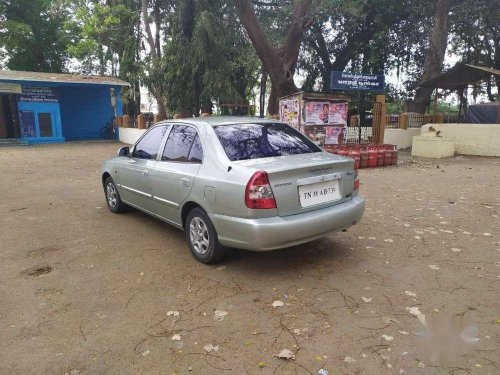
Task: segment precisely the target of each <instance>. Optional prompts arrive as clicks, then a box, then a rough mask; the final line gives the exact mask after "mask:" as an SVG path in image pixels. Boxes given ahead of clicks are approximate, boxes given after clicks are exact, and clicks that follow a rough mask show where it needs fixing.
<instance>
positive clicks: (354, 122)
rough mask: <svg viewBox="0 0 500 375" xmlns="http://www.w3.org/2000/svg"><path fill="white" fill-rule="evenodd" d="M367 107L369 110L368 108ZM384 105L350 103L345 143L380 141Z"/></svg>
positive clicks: (376, 103) (377, 103)
mask: <svg viewBox="0 0 500 375" xmlns="http://www.w3.org/2000/svg"><path fill="white" fill-rule="evenodd" d="M366 107H367V108H366ZM381 110H382V103H379V102H368V103H361V105H360V102H349V111H348V118H347V124H348V126H347V131H346V134H345V136H344V143H347V144H356V143H357V144H363V143H374V142H377V141H378V136H379V134H380V125H381V121H380V120H381V113H382V112H381Z"/></svg>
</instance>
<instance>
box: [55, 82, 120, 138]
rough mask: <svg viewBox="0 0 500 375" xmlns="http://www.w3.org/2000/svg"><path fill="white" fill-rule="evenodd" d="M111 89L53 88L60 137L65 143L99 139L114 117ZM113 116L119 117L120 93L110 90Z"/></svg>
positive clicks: (102, 87)
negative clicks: (114, 104) (57, 108)
mask: <svg viewBox="0 0 500 375" xmlns="http://www.w3.org/2000/svg"><path fill="white" fill-rule="evenodd" d="M110 89H111V87H110V86H104V85H89V86H76V87H71V86H62V87H56V88H54V89H53V90H54V92H55V93H56V96H57V97H58V98H59V105H60V107H61V120H62V133H63V136H64V137H65V138H66V140H69V141H75V140H87V139H100V138H101V136H100V131H101V128H103V127H105V126H106V124H107V123H108V122H110V121H111V118H112V117H113V116H114V115H115V114H114V112H113V107H112V105H111V92H110ZM114 89H115V97H116V112H117V113H116V115H117V116H121V115H122V114H123V113H122V103H121V90H120V87H119V86H117V87H114Z"/></svg>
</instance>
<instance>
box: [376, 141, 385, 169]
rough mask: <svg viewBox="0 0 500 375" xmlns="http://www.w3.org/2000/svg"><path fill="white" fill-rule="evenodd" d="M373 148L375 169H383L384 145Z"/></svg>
mask: <svg viewBox="0 0 500 375" xmlns="http://www.w3.org/2000/svg"><path fill="white" fill-rule="evenodd" d="M375 147H376V148H377V167H383V166H384V159H385V147H384V145H377V146H375Z"/></svg>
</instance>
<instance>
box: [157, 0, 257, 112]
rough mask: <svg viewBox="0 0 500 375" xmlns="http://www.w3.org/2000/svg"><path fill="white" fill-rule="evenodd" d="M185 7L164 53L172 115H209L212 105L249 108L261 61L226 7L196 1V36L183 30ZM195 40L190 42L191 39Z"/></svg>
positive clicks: (177, 16) (212, 2)
mask: <svg viewBox="0 0 500 375" xmlns="http://www.w3.org/2000/svg"><path fill="white" fill-rule="evenodd" d="M186 11H188V9H186V8H185V7H183V6H182V4H181V5H180V6H179V8H178V11H177V13H176V14H175V15H174V17H173V19H172V24H171V35H172V38H171V39H170V40H169V41H168V42H167V44H166V49H165V53H164V56H165V57H164V61H165V64H164V66H165V83H166V98H167V106H168V108H169V109H170V110H171V111H173V112H188V113H194V114H197V113H199V112H200V111H202V112H210V111H212V109H213V104H216V105H219V104H228V103H238V104H246V103H248V102H249V99H250V97H251V94H252V92H251V91H252V89H253V88H254V87H255V85H256V82H257V79H258V72H259V67H260V64H259V61H258V59H257V58H256V56H255V52H254V50H253V47H252V45H251V44H250V43H249V42H248V41H247V40H246V38H245V36H244V34H243V31H242V29H241V28H240V27H239V25H238V23H237V18H236V14H235V13H234V9H233V8H232V7H228V6H227V5H226V4H225V2H224V1H220V0H216V1H203V0H200V1H195V2H194V12H195V14H194V19H193V23H192V30H185V29H184V30H182V28H183V24H182V20H183V19H185V15H184V13H183V12H186ZM190 36H191V37H190Z"/></svg>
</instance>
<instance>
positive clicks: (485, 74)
mask: <svg viewBox="0 0 500 375" xmlns="http://www.w3.org/2000/svg"><path fill="white" fill-rule="evenodd" d="M491 76H500V70H496V69H491V68H486V67H484V66H476V65H471V64H462V63H458V64H457V65H455V66H454V67H453V68H451V69H449V70H447V71H446V72H444V73H442V74H440V75H438V76H436V77H434V78H431V79H429V80H427V81H425V82H422V83H420V84H419V86H420V87H429V88H439V89H448V90H456V89H460V88H463V87H466V86H467V85H469V84H472V83H475V82H478V81H482V80H487V79H489V77H491Z"/></svg>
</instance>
